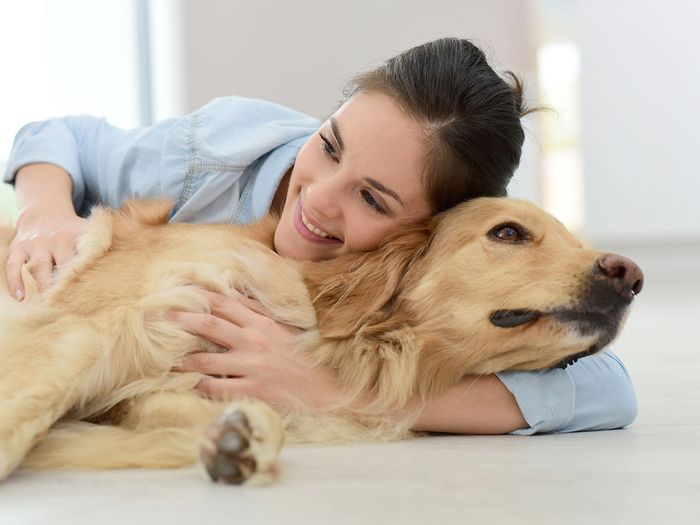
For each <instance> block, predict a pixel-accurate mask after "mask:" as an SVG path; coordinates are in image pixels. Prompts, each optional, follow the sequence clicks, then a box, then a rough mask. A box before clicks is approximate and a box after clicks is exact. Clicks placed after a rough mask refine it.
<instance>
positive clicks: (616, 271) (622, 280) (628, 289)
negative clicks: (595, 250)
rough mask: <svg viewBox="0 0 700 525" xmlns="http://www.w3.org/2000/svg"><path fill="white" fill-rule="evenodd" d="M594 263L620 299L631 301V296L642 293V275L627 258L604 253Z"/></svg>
mask: <svg viewBox="0 0 700 525" xmlns="http://www.w3.org/2000/svg"><path fill="white" fill-rule="evenodd" d="M596 263H597V265H598V269H599V270H600V272H601V273H602V274H603V275H604V276H605V277H606V278H607V279H608V281H609V283H610V284H611V285H612V287H613V289H614V290H615V291H616V292H617V293H618V295H620V296H621V297H624V298H629V299H630V300H631V299H632V296H633V295H638V294H639V292H641V291H642V287H643V285H644V274H643V273H642V270H641V269H640V268H639V266H637V265H636V264H635V263H634V262H633V261H631V260H630V259H628V258H627V257H623V256H622V255H617V254H614V253H606V254H604V255H601V256H600V257H599V258H598V260H597V261H596ZM628 296H629V297H628Z"/></svg>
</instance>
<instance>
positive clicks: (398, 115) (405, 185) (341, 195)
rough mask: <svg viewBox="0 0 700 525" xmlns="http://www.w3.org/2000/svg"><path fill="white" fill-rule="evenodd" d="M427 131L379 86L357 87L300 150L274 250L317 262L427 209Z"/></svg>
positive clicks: (371, 244)
mask: <svg viewBox="0 0 700 525" xmlns="http://www.w3.org/2000/svg"><path fill="white" fill-rule="evenodd" d="M425 142H426V141H425V132H424V131H423V130H422V129H421V127H420V125H419V124H418V123H417V122H415V121H414V120H413V119H411V118H410V117H408V116H406V115H405V114H404V113H403V112H402V111H401V109H399V107H398V106H397V105H396V104H395V103H394V101H393V100H392V99H391V98H390V97H388V96H387V95H384V94H381V93H371V92H368V93H359V94H357V95H355V96H354V97H352V98H351V99H350V100H348V101H347V102H346V103H345V104H343V106H342V107H341V108H340V109H339V110H338V111H337V112H336V113H335V114H334V115H333V116H332V117H331V118H330V119H329V120H328V121H327V122H325V123H324V124H323V125H322V126H321V128H320V129H319V130H318V132H317V133H315V134H314V135H312V136H311V137H310V138H309V140H307V141H306V143H305V144H304V146H303V147H302V148H301V150H300V151H299V155H298V156H297V159H296V163H295V164H294V168H293V169H292V173H291V177H290V179H289V187H288V190H287V196H286V199H285V203H284V208H283V210H282V216H281V219H280V222H279V225H278V226H277V230H276V231H275V250H276V251H277V253H279V254H280V255H282V256H284V257H289V258H292V259H297V260H312V261H318V260H323V259H331V258H334V257H337V256H339V255H342V254H344V253H354V252H365V251H370V250H373V249H375V248H376V247H377V246H378V245H379V243H380V242H381V241H382V240H383V239H384V238H385V237H386V236H387V234H389V233H391V232H392V231H394V230H395V229H396V228H397V227H398V226H399V225H400V224H406V223H414V222H418V221H420V220H422V219H424V218H426V217H428V216H429V215H430V205H429V204H428V200H427V197H426V195H425V190H424V189H423V184H422V181H421V176H422V166H423V162H424V159H425V148H426V145H425Z"/></svg>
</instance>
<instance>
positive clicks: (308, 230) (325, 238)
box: [294, 197, 343, 244]
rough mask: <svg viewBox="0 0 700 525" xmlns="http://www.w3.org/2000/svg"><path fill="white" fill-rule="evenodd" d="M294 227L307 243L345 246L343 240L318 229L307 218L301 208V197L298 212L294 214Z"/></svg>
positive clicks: (297, 207)
mask: <svg viewBox="0 0 700 525" xmlns="http://www.w3.org/2000/svg"><path fill="white" fill-rule="evenodd" d="M294 227H295V228H296V230H297V232H298V233H299V235H300V236H301V237H302V238H303V239H305V240H307V241H310V242H313V243H316V244H343V240H342V239H338V238H337V237H334V236H333V235H331V234H330V233H328V232H326V231H324V230H322V229H321V228H319V227H317V226H316V225H315V224H313V223H312V222H311V221H310V220H309V219H308V218H307V217H306V214H305V213H304V210H303V209H302V207H301V197H300V198H299V200H298V201H297V206H296V210H295V212H294Z"/></svg>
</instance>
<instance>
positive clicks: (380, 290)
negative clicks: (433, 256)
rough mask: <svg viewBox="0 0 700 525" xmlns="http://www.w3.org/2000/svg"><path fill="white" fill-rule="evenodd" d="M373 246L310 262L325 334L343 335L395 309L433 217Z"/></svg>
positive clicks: (309, 275) (424, 246)
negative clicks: (373, 247)
mask: <svg viewBox="0 0 700 525" xmlns="http://www.w3.org/2000/svg"><path fill="white" fill-rule="evenodd" d="M408 228H409V229H408V231H405V232H402V233H400V234H397V235H394V236H393V237H391V238H390V239H388V240H386V241H385V242H383V243H382V245H381V246H380V247H379V248H378V249H377V250H375V251H373V252H367V253H364V254H361V255H348V256H343V257H339V258H336V259H332V260H329V261H322V262H317V263H310V264H309V265H308V267H307V281H308V283H309V289H310V292H311V297H312V300H313V304H314V308H315V310H316V317H317V319H318V325H319V328H320V330H321V335H323V336H324V337H333V338H344V337H349V336H351V335H353V334H355V333H357V332H358V331H359V330H360V328H362V327H363V325H364V326H365V327H366V328H369V327H370V326H372V325H376V324H378V323H381V322H383V321H385V320H386V319H387V318H388V317H389V316H391V315H392V314H393V313H394V312H395V311H396V307H397V305H398V303H399V301H398V299H399V296H400V294H401V291H402V289H403V287H404V286H403V285H404V283H405V282H406V280H407V278H408V275H409V269H410V267H411V266H412V265H413V264H415V263H416V262H417V261H418V260H419V259H421V258H422V257H423V255H424V253H425V251H426V249H427V247H428V241H429V237H430V230H431V228H430V227H429V226H428V223H420V224H418V225H413V226H409V227H408Z"/></svg>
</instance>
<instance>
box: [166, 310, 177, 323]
mask: <svg viewBox="0 0 700 525" xmlns="http://www.w3.org/2000/svg"><path fill="white" fill-rule="evenodd" d="M165 318H166V319H167V320H168V321H174V320H175V319H176V318H177V313H175V312H174V311H173V310H168V311H167V312H165Z"/></svg>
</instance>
